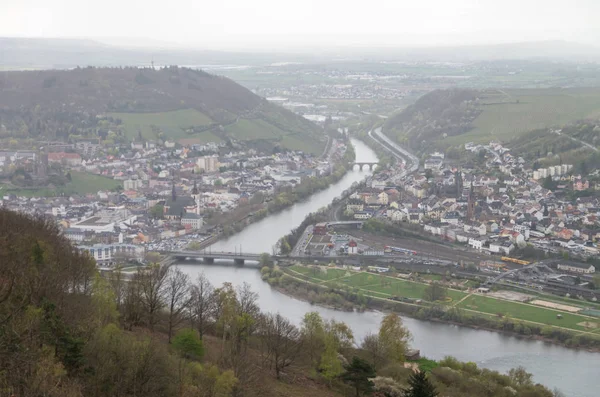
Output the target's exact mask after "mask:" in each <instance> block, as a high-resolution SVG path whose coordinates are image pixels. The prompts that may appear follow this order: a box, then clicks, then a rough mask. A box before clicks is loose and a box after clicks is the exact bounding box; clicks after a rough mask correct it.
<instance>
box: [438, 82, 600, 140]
mask: <svg viewBox="0 0 600 397" xmlns="http://www.w3.org/2000/svg"><path fill="white" fill-rule="evenodd" d="M483 102H484V103H485V105H483V106H482V110H483V111H482V112H481V114H480V115H479V116H478V117H477V118H476V119H475V121H474V123H473V124H474V125H475V128H474V129H473V130H471V131H469V132H468V133H465V134H461V135H458V136H455V137H450V138H447V139H445V140H443V141H442V142H443V143H444V144H445V145H449V144H450V145H455V144H461V143H466V142H470V141H473V142H478V143H486V142H489V141H490V140H492V139H498V140H501V141H503V142H507V141H509V140H510V139H511V138H513V137H515V136H517V135H519V134H521V133H524V132H528V131H531V130H534V129H539V128H544V127H552V126H562V125H564V124H568V123H571V122H573V121H577V120H581V119H585V118H593V117H598V116H600V88H573V89H560V88H549V89H530V90H514V89H513V90H500V91H496V92H495V93H490V94H488V95H487V96H486V97H485V98H483Z"/></svg>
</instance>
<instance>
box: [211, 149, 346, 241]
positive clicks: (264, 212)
mask: <svg viewBox="0 0 600 397" xmlns="http://www.w3.org/2000/svg"><path fill="white" fill-rule="evenodd" d="M355 160H356V152H355V150H354V147H353V146H352V144H351V142H347V143H346V151H345V153H344V155H343V156H341V157H340V158H339V159H338V161H336V162H335V163H334V165H333V167H332V172H331V173H330V174H329V175H327V176H321V177H309V178H306V179H305V180H304V181H302V182H301V183H300V184H299V185H298V186H295V187H294V188H293V189H291V190H286V191H281V192H279V193H277V194H276V195H275V196H274V197H273V198H272V199H271V200H270V201H269V202H267V203H266V204H265V205H264V206H263V207H262V208H261V209H259V210H257V211H251V212H248V213H245V214H242V215H241V216H240V217H239V218H241V219H240V220H238V221H234V222H230V223H227V224H223V225H220V227H221V228H222V229H221V232H220V233H219V234H216V235H214V237H213V238H212V240H211V244H214V243H216V242H218V241H219V240H223V239H227V238H229V237H231V236H234V235H236V234H237V233H240V232H241V231H243V230H244V229H245V228H246V227H248V226H250V225H252V224H253V223H256V222H258V221H261V220H263V219H265V218H267V217H268V216H271V215H276V214H278V213H280V212H282V211H284V210H286V209H288V208H290V207H292V206H294V205H296V204H299V203H302V202H303V201H306V200H308V199H310V197H311V196H312V195H313V194H315V193H318V192H320V191H323V190H325V189H327V188H328V187H330V186H331V185H333V184H335V183H337V182H339V181H340V180H341V179H342V178H343V177H344V176H345V175H346V174H347V173H348V172H349V171H351V170H352V167H353V165H354V162H355ZM205 246H207V245H205Z"/></svg>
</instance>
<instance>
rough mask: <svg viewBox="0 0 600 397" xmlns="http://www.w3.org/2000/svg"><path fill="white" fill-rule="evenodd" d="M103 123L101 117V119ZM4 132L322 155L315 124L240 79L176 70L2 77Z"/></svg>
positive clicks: (0, 93) (322, 142)
mask: <svg viewBox="0 0 600 397" xmlns="http://www.w3.org/2000/svg"><path fill="white" fill-rule="evenodd" d="M99 120H101V121H99ZM0 122H1V124H2V125H3V127H2V128H1V131H0V132H1V133H2V135H3V136H11V137H27V136H29V137H35V138H38V137H39V138H47V139H65V140H66V139H69V138H80V137H100V138H101V139H103V140H106V139H107V135H108V130H110V131H112V132H113V133H114V134H113V135H111V139H112V140H114V139H117V140H118V139H120V138H123V139H127V140H132V139H136V138H139V136H140V135H141V137H142V138H144V139H147V140H158V139H165V140H184V139H185V142H186V143H196V142H197V143H205V142H209V141H213V142H219V141H222V140H228V139H231V140H238V141H243V143H244V144H246V145H248V146H259V147H261V148H266V149H269V148H270V147H271V148H272V147H274V146H277V145H279V146H282V147H284V148H288V149H294V150H296V149H298V150H306V151H309V152H313V153H320V152H321V151H322V149H323V147H324V145H325V139H324V137H322V135H321V133H320V130H319V129H318V127H316V126H315V125H314V124H312V123H311V122H309V121H308V120H305V119H304V118H302V117H300V116H297V115H295V114H293V113H291V112H290V111H288V110H285V109H283V108H280V107H277V106H276V105H273V104H271V103H269V102H267V101H266V100H264V99H262V98H260V97H259V96H257V95H255V94H253V93H252V92H250V91H249V90H247V89H245V88H243V87H242V86H240V85H238V84H236V83H234V82H233V81H231V80H229V79H227V78H224V77H218V76H214V75H211V74H208V73H205V72H202V71H197V70H192V69H187V68H178V67H169V68H163V69H158V70H154V69H152V68H146V69H139V68H76V69H73V70H47V71H21V72H7V73H4V74H3V78H2V79H0Z"/></svg>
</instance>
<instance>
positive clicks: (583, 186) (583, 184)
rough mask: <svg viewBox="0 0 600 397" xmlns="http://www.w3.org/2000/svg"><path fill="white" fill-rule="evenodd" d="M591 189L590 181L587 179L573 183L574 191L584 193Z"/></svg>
mask: <svg viewBox="0 0 600 397" xmlns="http://www.w3.org/2000/svg"><path fill="white" fill-rule="evenodd" d="M589 188H590V181H588V180H587V179H577V180H575V181H574V182H573V190H576V191H582V190H587V189H589Z"/></svg>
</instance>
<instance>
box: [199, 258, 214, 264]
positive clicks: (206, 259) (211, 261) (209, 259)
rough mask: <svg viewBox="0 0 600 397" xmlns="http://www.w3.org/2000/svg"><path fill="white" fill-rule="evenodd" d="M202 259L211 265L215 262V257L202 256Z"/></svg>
mask: <svg viewBox="0 0 600 397" xmlns="http://www.w3.org/2000/svg"><path fill="white" fill-rule="evenodd" d="M202 261H203V262H204V263H208V264H209V265H212V264H213V263H215V258H210V257H204V258H202Z"/></svg>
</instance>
